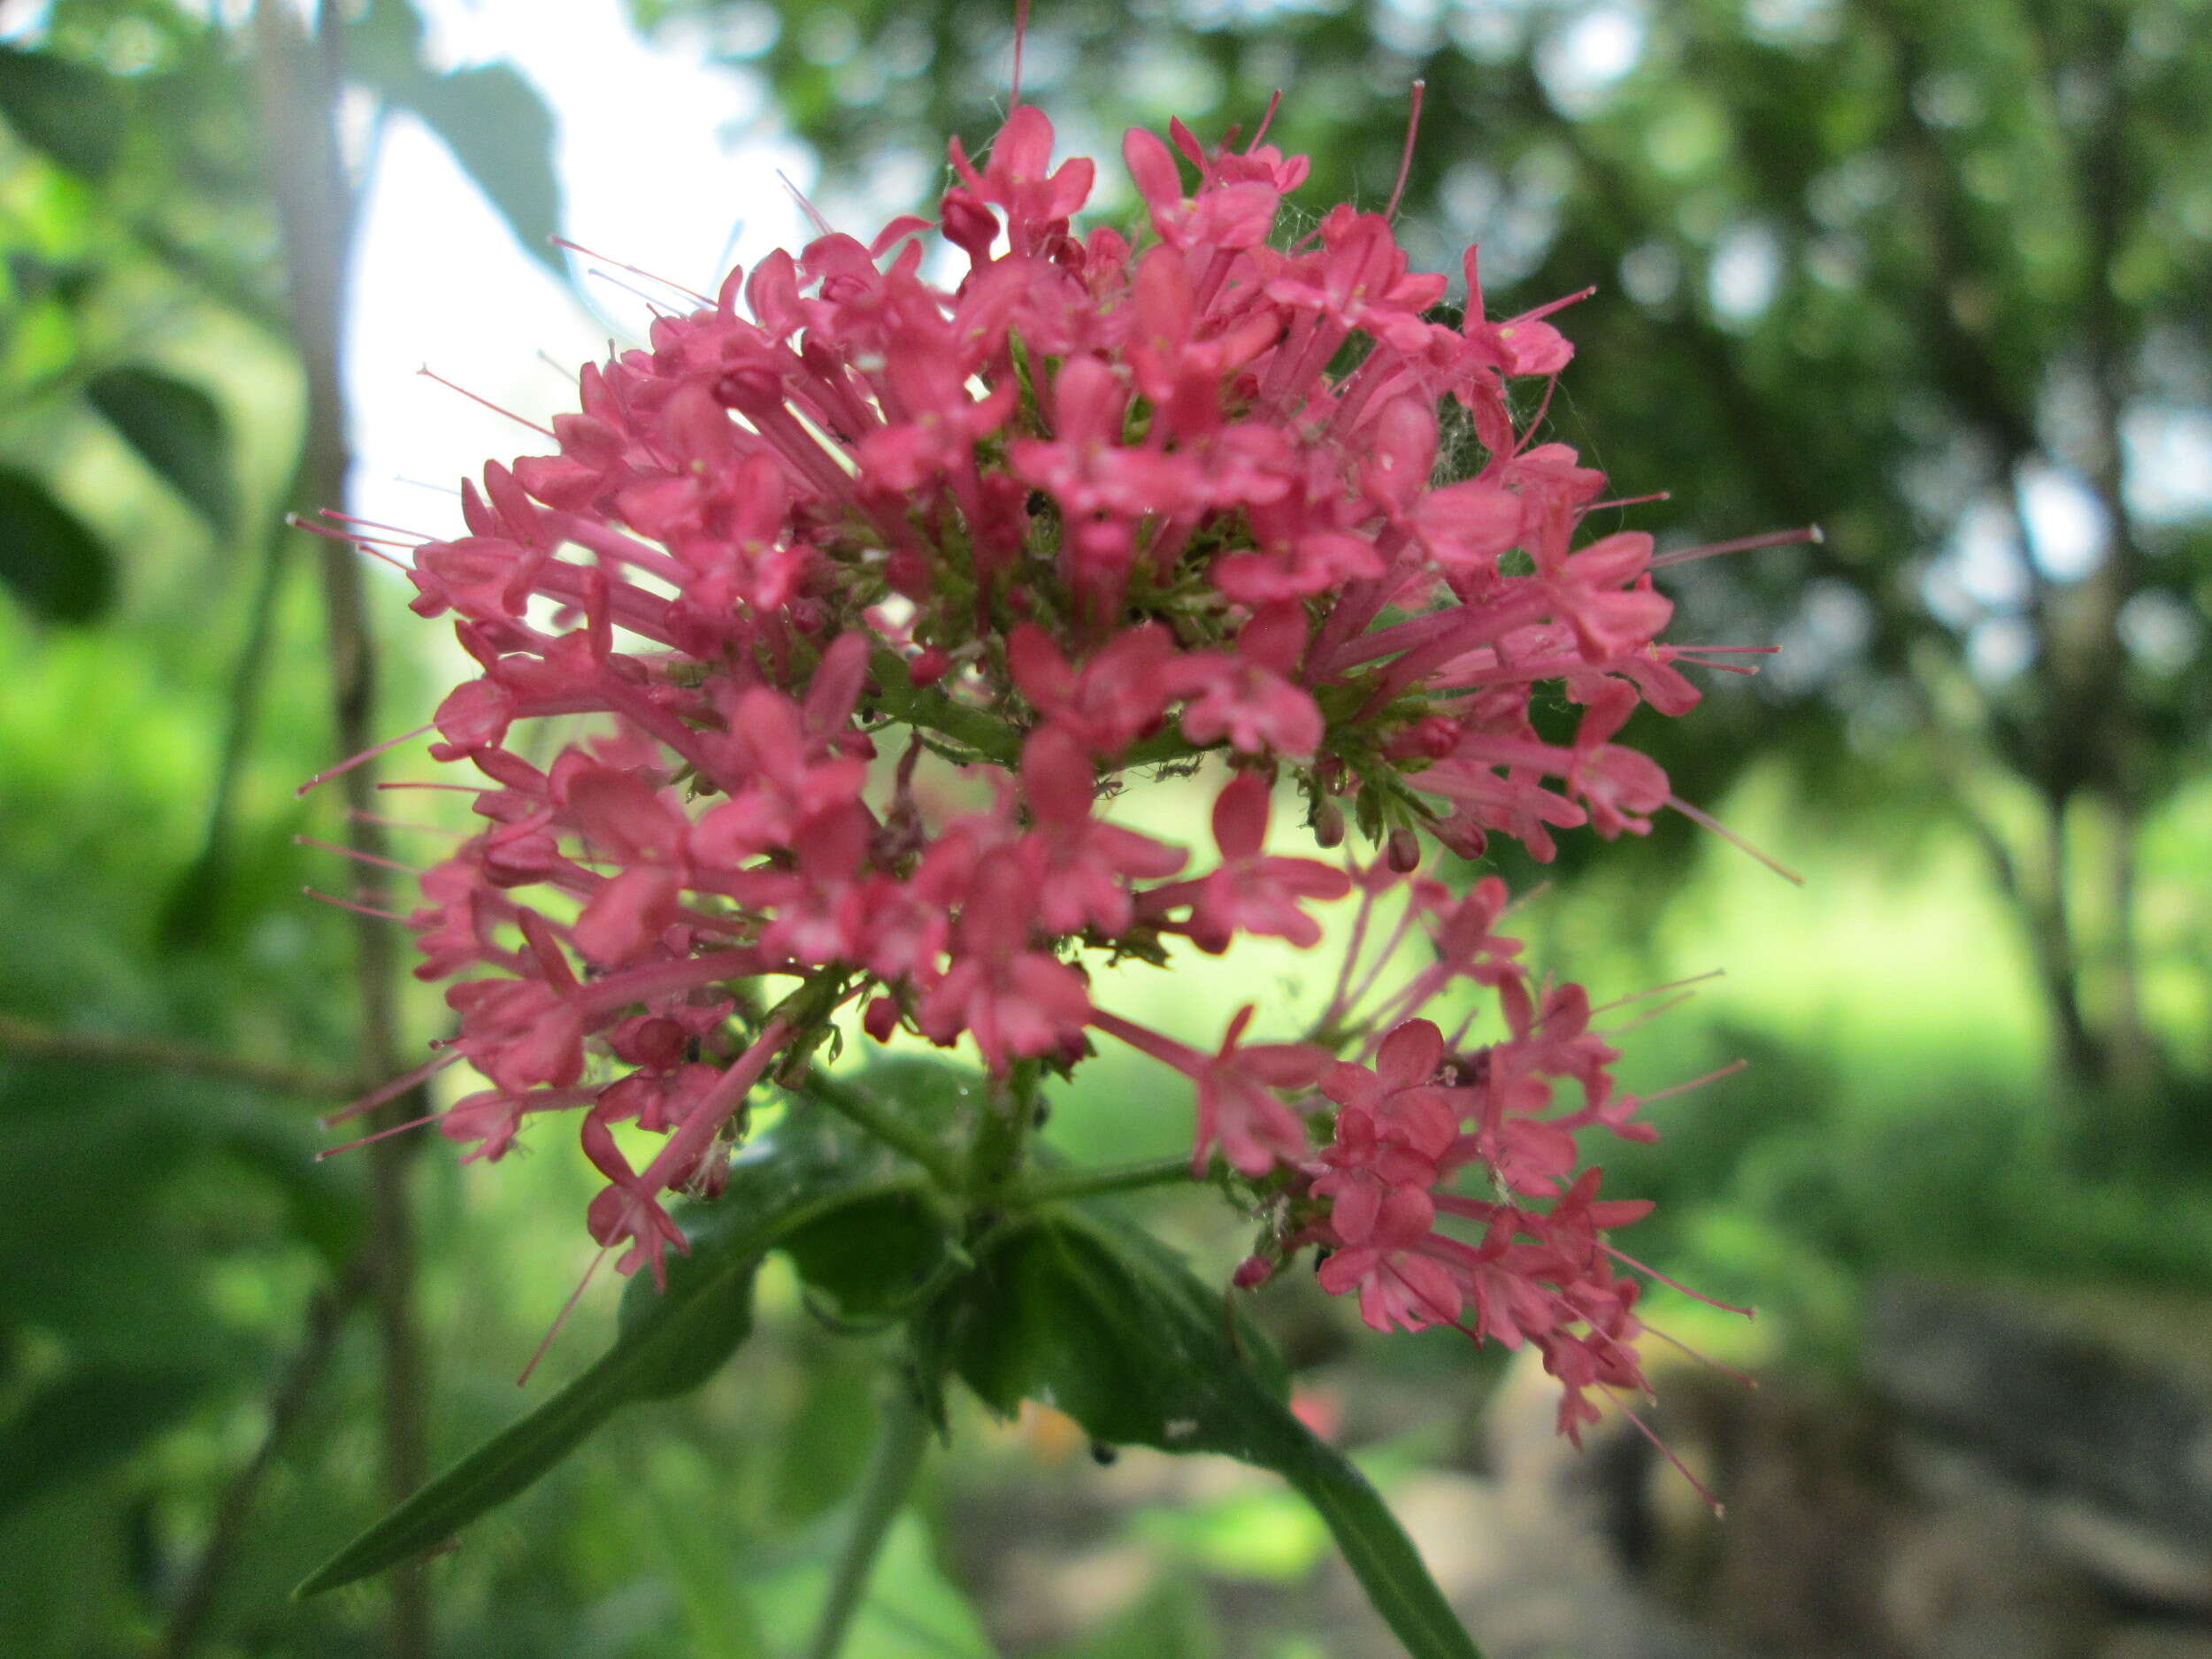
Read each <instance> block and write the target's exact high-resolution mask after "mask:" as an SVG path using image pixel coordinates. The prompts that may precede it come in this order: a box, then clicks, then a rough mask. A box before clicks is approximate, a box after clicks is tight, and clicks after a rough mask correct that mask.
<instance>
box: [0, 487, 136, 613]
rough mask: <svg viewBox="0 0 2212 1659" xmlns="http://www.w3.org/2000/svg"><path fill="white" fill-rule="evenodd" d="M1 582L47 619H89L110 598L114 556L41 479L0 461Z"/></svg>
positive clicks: (113, 578)
mask: <svg viewBox="0 0 2212 1659" xmlns="http://www.w3.org/2000/svg"><path fill="white" fill-rule="evenodd" d="M0 582H4V583H6V584H7V586H8V587H10V588H13V589H14V590H15V595H16V597H17V598H18V599H19V600H20V601H21V602H22V603H24V604H25V605H26V606H27V607H28V608H29V609H30V610H32V611H35V612H36V613H37V614H39V615H40V616H42V617H44V618H46V619H47V620H48V621H50V622H91V621H95V620H96V619H97V618H98V617H99V615H100V613H101V612H102V611H105V610H106V609H107V608H108V606H109V605H111V604H112V603H114V601H115V560H114V557H113V556H112V555H111V554H110V553H109V551H108V549H107V548H106V547H105V545H104V544H103V543H102V542H101V541H100V539H99V538H98V537H97V536H96V535H94V534H92V532H91V531H89V530H88V529H86V528H85V527H84V526H83V525H81V524H80V523H79V522H78V521H77V518H76V515H75V514H73V513H72V512H71V511H69V509H68V508H66V507H65V506H63V505H62V504H61V503H59V502H58V501H56V500H55V499H54V497H53V495H51V493H50V492H49V491H48V489H47V488H46V486H45V484H44V483H43V482H42V480H39V479H38V478H37V477H35V475H33V474H32V473H29V472H21V471H19V470H18V469H16V468H14V467H0Z"/></svg>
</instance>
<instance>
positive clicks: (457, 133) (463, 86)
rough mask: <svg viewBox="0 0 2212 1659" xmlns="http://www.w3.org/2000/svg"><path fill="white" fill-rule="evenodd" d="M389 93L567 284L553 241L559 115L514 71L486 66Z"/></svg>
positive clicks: (413, 80) (425, 78)
mask: <svg viewBox="0 0 2212 1659" xmlns="http://www.w3.org/2000/svg"><path fill="white" fill-rule="evenodd" d="M383 91H384V92H385V95H386V96H388V97H389V98H391V99H392V100H393V102H395V103H396V104H404V105H405V106H406V107H407V108H409V109H411V110H412V111H414V112H415V113H416V114H417V115H419V116H420V117H421V118H422V119H423V122H424V124H425V125H426V126H427V127H429V128H430V130H431V131H433V132H434V133H435V134H437V135H438V136H439V137H440V138H441V139H442V140H443V141H444V142H445V146H446V148H447V149H449V150H451V151H452V152H453V157H454V159H455V160H457V161H458V162H459V163H460V164H461V165H462V167H463V168H464V169H465V170H466V172H467V173H468V175H469V177H470V178H472V179H473V180H476V186H477V188H479V189H480V190H481V191H483V193H484V195H485V196H487V197H488V199H489V200H490V202H491V204H492V205H493V206H494V207H495V208H497V209H498V210H499V212H500V217H502V218H503V219H505V220H506V221H507V224H508V227H509V228H510V229H511V230H512V231H513V232H514V233H515V236H516V239H517V240H518V241H519V242H521V243H522V245H523V247H524V249H525V250H527V251H528V252H529V253H530V254H531V255H532V256H534V257H535V258H537V259H538V260H540V261H541V262H542V263H543V264H544V265H546V266H547V267H548V268H549V270H551V271H552V272H553V273H554V274H555V275H557V276H558V277H559V278H560V279H561V280H563V281H564V282H565V281H566V280H568V266H567V264H566V262H565V261H564V260H563V258H562V257H561V253H560V250H558V249H557V248H555V247H554V246H553V242H552V238H553V237H554V236H555V235H556V234H558V232H559V230H560V228H561V184H560V178H559V175H558V174H557V173H555V172H554V168H553V136H554V132H553V114H552V111H549V110H548V109H547V108H546V106H545V100H544V99H543V98H541V97H540V96H538V91H537V88H535V87H533V86H532V85H531V84H530V83H529V82H528V81H526V80H524V79H523V77H522V75H521V74H520V73H519V72H518V71H517V70H515V69H514V68H513V67H512V66H511V65H506V64H486V65H482V66H481V67H480V68H475V69H457V70H455V71H453V72H452V73H450V74H444V75H419V76H411V77H409V78H407V79H405V80H403V81H398V82H396V84H391V85H388V86H386V87H385V88H383Z"/></svg>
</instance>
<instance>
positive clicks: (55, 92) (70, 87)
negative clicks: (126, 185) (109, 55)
mask: <svg viewBox="0 0 2212 1659" xmlns="http://www.w3.org/2000/svg"><path fill="white" fill-rule="evenodd" d="M0 116H5V117H6V118H7V121H8V125H9V126H11V127H13V128H15V130H16V134H17V135H18V136H19V137H20V138H21V139H22V140H23V142H25V143H27V144H29V145H31V146H32V147H33V148H35V149H38V150H44V151H45V152H46V153H47V154H48V155H50V156H51V157H53V158H54V159H55V160H56V161H58V162H59V163H61V165H63V166H65V167H66V168H68V169H69V170H70V171H71V172H72V173H80V174H81V175H83V176H84V177H85V178H88V179H93V180H100V179H104V178H106V177H107V175H108V174H109V173H111V172H112V171H113V170H114V167H115V160H116V157H117V155H118V154H119V152H120V150H121V149H122V143H123V132H124V127H125V125H126V123H127V119H128V116H129V105H128V104H127V103H126V102H125V101H124V97H123V94H122V90H121V88H119V87H118V85H117V84H116V81H115V79H114V77H113V76H111V75H105V74H103V73H100V71H98V70H96V69H90V68H88V67H86V66H85V65H82V64H73V63H71V62H69V61H68V60H67V59H65V58H57V57H55V56H54V55H53V54H52V53H51V52H42V51H33V50H27V49H25V48H23V47H20V46H0Z"/></svg>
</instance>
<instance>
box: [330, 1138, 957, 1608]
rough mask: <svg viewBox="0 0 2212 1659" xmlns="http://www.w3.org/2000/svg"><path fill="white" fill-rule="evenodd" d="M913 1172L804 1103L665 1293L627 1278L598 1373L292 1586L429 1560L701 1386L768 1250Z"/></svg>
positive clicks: (691, 1217) (731, 1343)
mask: <svg viewBox="0 0 2212 1659" xmlns="http://www.w3.org/2000/svg"><path fill="white" fill-rule="evenodd" d="M917 1181H918V1177H917V1176H916V1175H915V1174H913V1173H912V1172H910V1170H909V1168H908V1167H906V1166H904V1165H902V1164H899V1163H898V1162H897V1160H896V1159H895V1158H894V1157H892V1156H890V1155H889V1154H888V1153H887V1152H886V1151H884V1150H883V1149H882V1148H879V1147H877V1146H876V1145H875V1143H873V1142H872V1141H864V1139H863V1138H862V1137H860V1136H859V1135H858V1134H857V1133H855V1132H854V1131H852V1130H851V1129H849V1128H848V1127H847V1126H846V1125H844V1124H842V1123H841V1122H839V1121H837V1120H834V1119H832V1118H828V1117H827V1116H826V1114H823V1113H819V1112H813V1111H795V1112H794V1113H793V1114H792V1115H791V1116H790V1117H789V1118H786V1119H785V1120H784V1121H783V1122H782V1123H780V1124H779V1125H777V1126H776V1128H775V1129H774V1130H772V1131H771V1132H770V1133H766V1134H764V1135H763V1136H761V1137H760V1138H759V1139H758V1140H757V1141H755V1142H754V1143H753V1144H752V1145H751V1146H749V1147H748V1148H746V1149H745V1150H744V1151H743V1152H742V1153H741V1154H740V1155H739V1156H738V1158H737V1159H736V1160H735V1162H734V1163H733V1164H732V1166H731V1170H730V1180H729V1185H728V1187H727V1188H726V1190H725V1191H724V1192H723V1194H722V1195H721V1197H719V1198H718V1199H716V1200H715V1201H714V1202H711V1203H703V1204H699V1205H696V1206H694V1207H693V1208H692V1209H691V1210H690V1211H688V1212H687V1214H686V1215H685V1216H683V1217H681V1220H682V1221H683V1222H684V1224H685V1230H686V1234H687V1237H688V1238H689V1239H690V1240H691V1250H690V1252H689V1254H688V1255H686V1256H676V1257H672V1259H671V1260H670V1262H669V1264H668V1270H669V1271H668V1288H667V1289H666V1291H665V1292H657V1291H656V1290H655V1289H654V1287H653V1285H652V1282H651V1280H650V1279H649V1277H647V1276H646V1275H643V1274H641V1275H640V1276H639V1279H637V1280H636V1281H634V1282H633V1283H632V1284H631V1286H630V1287H629V1289H628V1290H627V1291H626V1293H625V1294H624V1296H623V1302H622V1310H621V1321H620V1329H619V1332H618V1335H617V1336H616V1338H615V1341H614V1345H613V1346H612V1347H611V1348H609V1349H608V1350H607V1352H606V1353H605V1354H604V1355H603V1356H601V1358H600V1359H599V1361H598V1362H597V1363H595V1364H594V1365H593V1366H592V1367H591V1369H590V1370H588V1371H585V1372H584V1373H583V1374H582V1375H581V1376H580V1377H578V1378H577V1379H575V1380H574V1381H573V1382H572V1383H570V1384H569V1385H568V1386H566V1387H565V1388H563V1389H562V1390H561V1391H560V1392H559V1393H558V1394H555V1395H554V1396H553V1397H552V1398H551V1399H550V1400H549V1401H547V1402H545V1403H544V1404H543V1405H541V1406H540V1407H539V1408H538V1409H536V1410H535V1411H533V1412H532V1413H531V1414H530V1415H529V1416H527V1417H524V1418H523V1419H522V1420H521V1421H520V1422H518V1423H517V1424H515V1425H512V1426H511V1427H510V1428H508V1429H507V1430H505V1431H504V1432H502V1433H500V1434H498V1435H496V1436H495V1437H494V1438H493V1439H492V1440H488V1441H487V1442H486V1443H485V1444H484V1445H482V1446H480V1447H479V1448H477V1449H476V1450H475V1451H473V1452H472V1453H470V1454H469V1455H467V1456H466V1457H465V1458H463V1459H462V1460H461V1461H460V1462H459V1463H457V1464H455V1465H454V1466H453V1467H452V1468H451V1469H449V1470H448V1471H446V1472H445V1473H444V1474H442V1475H441V1476H439V1477H438V1478H437V1479H434V1480H433V1481H432V1482H431V1483H430V1484H429V1485H428V1486H425V1487H424V1488H423V1489H422V1490H421V1491H420V1492H418V1493H417V1494H415V1495H414V1496H413V1497H411V1498H410V1499H408V1500H407V1502H404V1503H403V1504H401V1505H400V1506H399V1508H398V1509H395V1510H394V1511H393V1512H392V1513H391V1514H389V1515H388V1516H386V1517H384V1519H382V1520H381V1521H379V1522H378V1523H377V1524H376V1525H374V1526H373V1527H371V1528H370V1529H369V1530H368V1531H367V1532H364V1533H363V1534H362V1535H361V1536H360V1537H358V1538H357V1539H356V1540H353V1542H352V1543H350V1544H349V1545H347V1546H346V1547H345V1548H343V1549H342V1550H340V1551H339V1552H338V1554H337V1555H334V1556H333V1557H332V1558H331V1559H330V1560H329V1561H328V1562H326V1563H324V1564H323V1565H322V1566H321V1567H319V1568H318V1569H317V1570H316V1571H315V1572H314V1573H312V1574H311V1575H310V1577H309V1578H307V1580H306V1581H305V1582H304V1583H303V1584H302V1585H301V1586H299V1588H298V1590H297V1591H296V1592H295V1594H297V1595H300V1596H310V1595H316V1594H320V1593H321V1592H323V1591H325V1590H330V1589H334V1588H336V1587H337V1586H340V1585H342V1584H350V1583H352V1582H353V1581H354V1580H355V1579H357V1578H366V1577H368V1576H369V1575H370V1574H371V1573H375V1572H381V1571H383V1570H384V1569H385V1568H387V1567H389V1566H392V1565H394V1564H395V1563H398V1562H402V1561H405V1560H407V1559H409V1558H410V1557H411V1556H414V1555H420V1554H422V1553H423V1552H424V1551H425V1550H426V1549H430V1548H434V1547H435V1546H436V1545H438V1544H441V1543H442V1542H444V1541H445V1540H447V1539H449V1538H450V1537H452V1536H453V1534H454V1533H455V1532H457V1531H458V1530H459V1529H460V1528H461V1527H463V1526H465V1525H467V1524H468V1523H469V1522H470V1521H472V1520H474V1519H475V1518H476V1517H478V1516H480V1515H482V1514H484V1513H485V1512H486V1511H487V1510H488V1509H492V1508H494V1507H495V1506H496V1505H498V1504H500V1503H503V1502H506V1500H508V1499H509V1498H511V1497H513V1496H514V1495H515V1494H517V1493H518V1492H520V1491H522V1490H523V1488H525V1487H526V1486H529V1485H530V1484H531V1483H532V1482H533V1481H534V1480H536V1479H538V1478H539V1477H540V1476H541V1475H542V1474H544V1473H545V1472H546V1471H548V1470H549V1469H551V1468H552V1467H553V1466H554V1464H556V1463H559V1462H560V1461H561V1459H562V1458H564V1457H565V1456H567V1455H568V1454H569V1453H570V1452H572V1451H573V1450H575V1449H576V1448H577V1447H578V1446H579V1445H580V1444H581V1443H582V1441H583V1440H584V1439H585V1438H586V1437H587V1436H588V1435H589V1434H590V1433H591V1432H592V1431H593V1430H594V1429H595V1428H597V1427H598V1426H599V1425H600V1424H602V1423H603V1422H605V1421H606V1420H607V1418H608V1417H611V1416H612V1415H613V1414H614V1413H615V1412H616V1411H617V1410H618V1409H620V1408H622V1407H623V1406H625V1405H627V1404H629V1403H630V1402H633V1401H639V1400H664V1399H668V1398H670V1397H672V1396H673V1395H676V1394H683V1393H685V1392H687V1391H688V1390H690V1389H693V1388H695V1387H697V1386H699V1385H700V1384H702V1383H703V1382H704V1381H706V1379H708V1378H709V1377H710V1376H712V1375H713V1374H714V1372H715V1371H717V1370H718V1368H719V1367H720V1366H721V1365H722V1363H723V1362H725V1361H726V1360H727V1359H728V1358H729V1356H731V1354H733V1352H735V1351H736V1349H737V1347H738V1345H739V1344H740V1343H741V1342H742V1341H743V1340H745V1337H746V1334H747V1333H748V1332H749V1330H750V1328H751V1325H752V1283H753V1273H754V1270H755V1269H756V1268H757V1266H758V1265H759V1263H760V1258H761V1256H763V1255H764V1253H765V1252H767V1251H768V1250H770V1249H772V1248H775V1247H776V1246H778V1245H779V1244H780V1243H781V1242H782V1241H783V1240H785V1239H786V1238H787V1237H788V1236H789V1235H790V1234H791V1233H794V1232H795V1231H796V1230H797V1229H799V1228H801V1227H803V1226H804V1225H807V1224H808V1223H810V1222H812V1221H815V1220H818V1219H819V1218H820V1217H824V1216H827V1215H829V1214H831V1213H832V1212H833V1211H834V1210H839V1209H840V1208H842V1207H846V1206H850V1205H855V1204H865V1203H868V1202H872V1201H877V1200H880V1199H882V1198H884V1197H886V1196H887V1195H888V1194H893V1193H896V1192H899V1191H901V1190H902V1189H905V1188H907V1187H911V1186H913V1185H915V1184H916V1183H917Z"/></svg>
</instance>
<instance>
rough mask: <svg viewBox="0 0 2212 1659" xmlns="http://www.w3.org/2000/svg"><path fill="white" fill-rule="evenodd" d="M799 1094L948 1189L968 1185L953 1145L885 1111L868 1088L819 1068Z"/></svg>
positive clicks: (953, 1190) (808, 1077) (808, 1075)
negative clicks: (859, 1129) (942, 1144)
mask: <svg viewBox="0 0 2212 1659" xmlns="http://www.w3.org/2000/svg"><path fill="white" fill-rule="evenodd" d="M799 1093H800V1094H803V1095H804V1096H806V1098H807V1099H809V1100H810V1101H815V1102H819V1103H820V1104H822V1105H824V1106H826V1107H828V1108H829V1109H830V1110H832V1111H833V1112H835V1113H837V1114H838V1116H840V1117H841V1118H846V1119H848V1120H849V1121H850V1122H852V1123H855V1124H857V1125H859V1126H860V1127H861V1128H863V1129H864V1130H866V1131H867V1132H868V1133H870V1134H872V1135H873V1136H874V1137H875V1138H876V1139H877V1140H879V1141H882V1142H883V1143H884V1145H886V1146H887V1147H890V1148H894V1149H895V1150H896V1151H899V1152H902V1153H903V1154H905V1155H906V1156H908V1157H910V1158H911V1159H913V1160H914V1162H915V1163H917V1164H920V1165H921V1166H922V1167H923V1168H924V1169H926V1170H927V1171H929V1173H930V1175H931V1177H932V1179H934V1180H935V1181H936V1183H937V1184H938V1186H940V1187H943V1188H944V1189H945V1190H946V1191H947V1192H949V1193H956V1192H959V1191H961V1190H962V1188H963V1187H964V1186H965V1185H966V1182H965V1180H964V1178H963V1176H962V1173H961V1170H960V1164H959V1161H958V1160H957V1159H956V1157H955V1156H954V1155H953V1153H952V1151H951V1150H950V1148H946V1147H943V1146H941V1145H939V1144H938V1143H937V1142H936V1141H933V1140H932V1139H931V1138H930V1137H929V1136H928V1135H927V1134H926V1133H924V1132H923V1131H921V1130H920V1129H918V1128H916V1127H915V1126H914V1125H912V1124H910V1123H909V1122H907V1121H906V1119H905V1118H901V1117H899V1116H898V1115H897V1114H896V1113H895V1112H889V1111H886V1110H884V1109H883V1108H882V1106H880V1105H879V1104H878V1103H877V1102H876V1101H875V1100H874V1099H873V1098H872V1097H871V1096H870V1095H869V1094H868V1093H867V1092H866V1091H865V1090H864V1089H856V1088H854V1087H852V1086H851V1085H850V1084H847V1083H841V1082H838V1081H837V1080H836V1079H833V1078H829V1077H826V1076H824V1075H823V1074H822V1073H821V1072H819V1071H810V1072H808V1073H807V1077H806V1080H805V1081H804V1082H803V1083H802V1084H800V1085H799Z"/></svg>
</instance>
